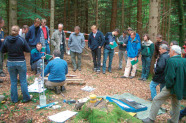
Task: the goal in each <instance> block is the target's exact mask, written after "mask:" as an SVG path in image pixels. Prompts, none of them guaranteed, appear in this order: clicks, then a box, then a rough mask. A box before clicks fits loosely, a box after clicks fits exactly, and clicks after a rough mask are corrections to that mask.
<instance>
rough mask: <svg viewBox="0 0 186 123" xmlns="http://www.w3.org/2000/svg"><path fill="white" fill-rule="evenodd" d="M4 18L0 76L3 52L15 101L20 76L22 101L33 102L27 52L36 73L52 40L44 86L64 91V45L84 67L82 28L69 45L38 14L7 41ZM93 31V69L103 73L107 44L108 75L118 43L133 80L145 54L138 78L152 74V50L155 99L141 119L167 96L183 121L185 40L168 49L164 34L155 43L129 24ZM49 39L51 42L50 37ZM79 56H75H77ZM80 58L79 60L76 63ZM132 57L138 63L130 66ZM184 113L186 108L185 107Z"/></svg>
mask: <svg viewBox="0 0 186 123" xmlns="http://www.w3.org/2000/svg"><path fill="white" fill-rule="evenodd" d="M3 25H4V20H3V19H2V18H1V17H0V31H1V33H0V40H1V41H0V48H1V52H0V76H1V77H4V76H5V74H4V73H3V68H2V66H3V53H7V54H8V60H7V67H8V71H9V74H10V80H11V100H12V102H14V103H16V102H18V93H17V75H18V74H19V79H20V84H21V91H22V94H23V102H28V101H30V100H31V98H32V96H31V95H29V93H28V89H27V80H26V72H27V67H26V62H25V56H24V52H30V54H31V55H30V57H31V58H30V64H31V69H32V70H33V71H36V72H37V70H38V69H37V68H38V67H39V66H40V65H41V63H42V61H43V60H44V59H45V55H46V54H50V47H49V44H50V43H51V44H52V45H53V46H54V48H55V49H54V51H53V60H51V61H48V60H45V62H46V64H47V65H46V66H45V65H43V67H45V70H44V76H46V75H47V74H49V77H48V81H47V82H45V85H46V87H48V88H50V89H54V90H55V91H56V93H57V94H59V93H61V91H63V90H64V89H65V88H64V83H65V80H66V74H67V73H68V65H67V62H66V61H65V60H63V59H64V53H65V52H66V45H67V46H68V49H69V50H70V55H71V61H72V66H73V71H74V72H75V71H76V70H77V69H78V70H79V71H81V57H82V52H83V49H84V47H85V37H84V34H83V33H81V32H80V27H79V26H76V27H75V28H74V32H73V33H71V34H70V36H69V40H68V43H67V41H66V35H65V33H64V30H63V24H58V29H57V30H55V32H54V33H53V35H52V37H51V38H50V35H49V28H48V27H47V26H46V19H42V20H40V19H39V18H36V19H35V20H34V24H33V25H32V26H30V27H28V26H27V25H24V26H23V28H22V29H19V27H18V26H12V29H11V35H10V36H7V37H6V38H5V39H4V32H3V30H2V27H3ZM91 31H92V32H91V33H90V34H89V38H88V47H89V48H90V49H91V52H92V57H93V71H94V72H96V73H98V74H99V73H100V72H101V52H102V50H101V49H102V47H103V66H102V73H103V74H106V61H107V58H108V57H109V64H108V72H110V73H111V72H112V60H113V57H114V46H115V45H116V44H117V45H119V53H118V56H119V64H118V70H121V69H122V62H123V56H124V59H125V62H126V67H125V71H124V75H123V76H121V78H130V79H133V78H134V77H135V75H136V70H137V64H138V60H139V56H140V54H141V60H142V74H141V77H140V78H139V80H142V81H146V80H147V78H148V76H149V72H150V66H151V61H152V57H153V54H154V56H155V59H156V62H155V64H154V76H153V79H152V81H151V83H150V90H151V98H150V99H149V100H151V101H153V103H152V107H151V111H150V115H149V117H148V118H147V119H145V120H143V122H154V120H155V117H156V115H157V112H158V110H159V108H160V106H161V104H163V102H165V101H166V99H167V98H168V97H171V98H172V106H173V107H172V112H173V113H172V119H171V120H170V121H171V122H177V121H178V119H179V112H178V111H179V100H181V99H183V97H186V59H185V58H181V54H182V53H183V57H185V56H186V55H185V52H184V51H186V42H185V45H184V48H185V49H183V50H181V47H179V46H178V43H177V42H176V41H173V42H171V44H170V47H169V46H168V43H167V42H166V41H163V40H162V36H161V35H157V42H156V43H155V44H154V43H153V42H152V41H151V40H150V37H149V36H148V34H144V35H143V41H141V39H140V36H139V35H138V33H136V32H135V31H133V30H132V28H128V29H127V31H123V34H122V35H121V36H119V38H117V36H118V35H119V34H120V30H119V29H115V30H114V31H112V32H108V33H106V35H105V36H104V35H103V33H102V32H101V31H100V30H98V28H97V27H96V25H93V26H91ZM50 39H51V40H50ZM76 57H77V58H76ZM76 59H77V63H76ZM131 61H134V62H135V64H132V62H131ZM157 85H160V91H161V92H160V94H158V95H157V94H156V86H157ZM183 112H184V111H183Z"/></svg>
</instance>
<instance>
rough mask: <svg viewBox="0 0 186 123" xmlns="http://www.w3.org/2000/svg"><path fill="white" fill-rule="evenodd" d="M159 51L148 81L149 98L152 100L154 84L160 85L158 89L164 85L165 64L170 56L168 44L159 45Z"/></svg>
mask: <svg viewBox="0 0 186 123" xmlns="http://www.w3.org/2000/svg"><path fill="white" fill-rule="evenodd" d="M159 52H160V56H159V58H158V60H157V63H156V65H155V68H154V76H153V79H152V81H151V82H150V91H151V98H150V99H149V100H150V101H152V100H153V99H154V97H155V96H156V86H158V85H160V91H161V90H162V88H163V87H164V86H165V73H164V70H165V66H166V64H167V60H168V59H169V57H170V56H169V53H168V46H167V45H166V44H162V45H160V48H159Z"/></svg>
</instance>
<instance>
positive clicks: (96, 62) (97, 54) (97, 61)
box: [92, 48, 101, 70]
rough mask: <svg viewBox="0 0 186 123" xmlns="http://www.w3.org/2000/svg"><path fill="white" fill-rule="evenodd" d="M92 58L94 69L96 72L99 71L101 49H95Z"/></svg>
mask: <svg viewBox="0 0 186 123" xmlns="http://www.w3.org/2000/svg"><path fill="white" fill-rule="evenodd" d="M92 57H93V63H94V68H95V69H97V70H100V66H101V48H97V49H95V50H92Z"/></svg>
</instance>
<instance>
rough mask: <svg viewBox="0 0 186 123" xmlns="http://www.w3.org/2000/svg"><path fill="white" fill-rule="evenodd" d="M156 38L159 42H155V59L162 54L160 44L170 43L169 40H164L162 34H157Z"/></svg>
mask: <svg viewBox="0 0 186 123" xmlns="http://www.w3.org/2000/svg"><path fill="white" fill-rule="evenodd" d="M156 40H157V42H156V43H155V50H154V57H155V59H157V58H158V57H159V55H160V53H159V47H160V45H161V44H166V45H168V42H166V41H164V40H163V39H162V35H157V36H156Z"/></svg>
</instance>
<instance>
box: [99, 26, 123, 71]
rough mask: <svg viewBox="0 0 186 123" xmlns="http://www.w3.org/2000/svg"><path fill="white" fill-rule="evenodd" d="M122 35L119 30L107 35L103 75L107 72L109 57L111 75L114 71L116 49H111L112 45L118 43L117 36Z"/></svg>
mask: <svg viewBox="0 0 186 123" xmlns="http://www.w3.org/2000/svg"><path fill="white" fill-rule="evenodd" d="M119 33H120V31H119V29H115V30H114V31H113V32H107V34H106V35H105V45H104V53H103V68H102V70H103V74H105V72H106V61H107V57H108V56H109V66H108V71H109V72H110V73H111V72H112V71H111V69H112V67H111V66H112V59H113V57H114V49H111V47H110V45H113V44H114V42H115V41H116V36H118V35H119Z"/></svg>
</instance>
